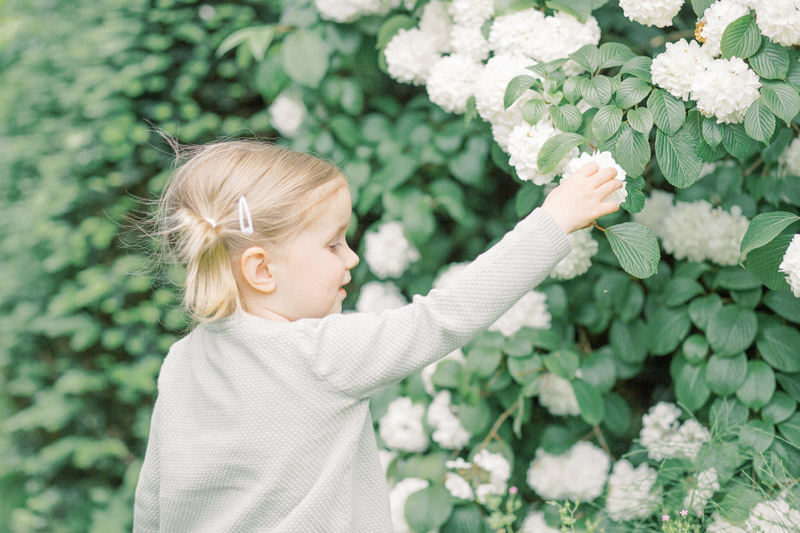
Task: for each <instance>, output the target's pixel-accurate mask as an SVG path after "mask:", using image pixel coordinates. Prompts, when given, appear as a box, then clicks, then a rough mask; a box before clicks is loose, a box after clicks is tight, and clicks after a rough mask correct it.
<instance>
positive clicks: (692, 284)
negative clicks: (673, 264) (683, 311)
mask: <svg viewBox="0 0 800 533" xmlns="http://www.w3.org/2000/svg"><path fill="white" fill-rule="evenodd" d="M703 291H704V289H703V286H702V285H701V284H700V282H698V281H697V280H694V279H691V278H684V277H675V278H672V279H671V280H669V281H668V282H667V284H666V285H665V286H664V303H666V304H667V305H668V306H670V307H675V306H676V305H682V304H685V303H686V302H688V301H689V300H691V299H692V298H694V297H695V296H699V295H701V294H703Z"/></svg>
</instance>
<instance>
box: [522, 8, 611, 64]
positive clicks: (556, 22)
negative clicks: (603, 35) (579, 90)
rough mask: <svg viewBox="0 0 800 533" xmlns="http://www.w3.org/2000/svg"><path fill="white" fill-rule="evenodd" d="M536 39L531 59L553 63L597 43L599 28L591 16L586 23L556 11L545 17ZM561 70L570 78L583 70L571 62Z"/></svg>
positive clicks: (598, 40)
mask: <svg viewBox="0 0 800 533" xmlns="http://www.w3.org/2000/svg"><path fill="white" fill-rule="evenodd" d="M536 39H537V46H536V48H535V49H534V50H533V51H532V52H533V53H532V54H531V57H533V58H534V59H537V60H539V61H543V62H548V61H554V60H556V59H561V58H565V57H567V56H569V54H571V53H572V52H575V51H576V50H578V49H579V48H581V47H582V46H584V45H587V44H595V45H596V44H597V43H599V42H600V26H599V25H598V24H597V19H595V18H594V17H592V16H590V17H589V18H588V19H586V22H580V21H579V20H578V19H576V18H575V17H573V16H572V15H570V14H568V13H565V12H563V11H557V12H556V13H555V14H554V15H553V16H552V17H545V20H544V29H543V31H540V32H537V36H536ZM570 63H572V65H571V66H570ZM563 68H564V72H565V73H566V74H567V75H570V76H572V75H575V74H579V73H580V72H581V71H582V70H583V69H581V68H580V67H579V66H578V65H577V64H575V63H574V62H571V61H570V62H567V63H566V64H565V65H564V67H563Z"/></svg>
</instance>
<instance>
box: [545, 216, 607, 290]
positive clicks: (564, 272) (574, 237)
mask: <svg viewBox="0 0 800 533" xmlns="http://www.w3.org/2000/svg"><path fill="white" fill-rule="evenodd" d="M568 237H569V242H570V245H571V246H572V250H571V251H570V252H569V253H568V254H567V256H566V257H565V258H564V259H562V260H561V261H559V263H558V264H557V265H556V266H555V267H554V268H553V270H551V271H550V276H551V277H552V278H555V279H572V278H574V277H577V276H580V275H581V274H584V273H586V272H587V271H588V270H589V267H590V266H592V256H594V255H595V254H596V253H597V250H599V248H600V245H599V244H597V241H596V240H594V239H593V238H592V228H586V229H581V230H577V231H573V232H572V233H570V234H569V235H568Z"/></svg>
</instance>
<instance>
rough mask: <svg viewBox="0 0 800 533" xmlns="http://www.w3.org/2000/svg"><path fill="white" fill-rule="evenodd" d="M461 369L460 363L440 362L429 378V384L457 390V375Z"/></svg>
mask: <svg viewBox="0 0 800 533" xmlns="http://www.w3.org/2000/svg"><path fill="white" fill-rule="evenodd" d="M461 368H462V366H461V363H459V362H457V361H448V360H444V361H440V362H439V363H438V364H437V365H436V370H435V371H434V372H433V375H432V376H431V382H432V383H433V384H434V385H438V386H439V387H445V388H449V389H455V388H458V375H459V374H460V373H461Z"/></svg>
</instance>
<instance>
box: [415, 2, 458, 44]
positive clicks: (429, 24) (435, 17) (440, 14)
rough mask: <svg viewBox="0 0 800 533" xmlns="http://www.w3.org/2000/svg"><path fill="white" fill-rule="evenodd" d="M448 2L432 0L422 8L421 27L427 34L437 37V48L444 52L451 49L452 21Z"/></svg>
mask: <svg viewBox="0 0 800 533" xmlns="http://www.w3.org/2000/svg"><path fill="white" fill-rule="evenodd" d="M448 5H449V4H448V3H447V2H441V1H440V0H432V1H431V2H428V3H427V4H425V7H424V8H423V9H422V17H421V18H420V20H419V29H420V30H422V32H423V33H425V34H426V35H430V36H433V37H434V38H435V47H436V50H437V51H439V52H442V53H445V52H449V51H450V28H451V27H452V23H451V21H450V15H449V14H448V13H447V6H448Z"/></svg>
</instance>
